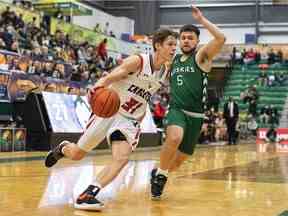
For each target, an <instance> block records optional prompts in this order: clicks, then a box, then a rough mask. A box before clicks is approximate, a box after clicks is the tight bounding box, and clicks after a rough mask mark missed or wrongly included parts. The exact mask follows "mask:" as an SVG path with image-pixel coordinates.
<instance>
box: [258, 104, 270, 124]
mask: <svg viewBox="0 0 288 216" xmlns="http://www.w3.org/2000/svg"><path fill="white" fill-rule="evenodd" d="M269 114H270V112H269V107H268V106H267V105H266V106H264V107H262V108H261V110H260V117H259V118H260V121H261V123H263V124H265V123H268V121H269Z"/></svg>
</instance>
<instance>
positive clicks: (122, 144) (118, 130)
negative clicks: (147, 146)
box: [74, 115, 140, 210]
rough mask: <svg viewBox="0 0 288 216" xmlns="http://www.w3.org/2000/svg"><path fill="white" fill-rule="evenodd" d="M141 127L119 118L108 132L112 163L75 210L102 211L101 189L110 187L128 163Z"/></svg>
mask: <svg viewBox="0 0 288 216" xmlns="http://www.w3.org/2000/svg"><path fill="white" fill-rule="evenodd" d="M139 132H140V125H139V123H137V122H135V121H133V120H127V119H126V118H125V117H123V116H119V115H118V116H117V117H116V120H115V121H114V122H113V124H112V125H111V128H110V129H109V130H108V133H107V138H108V143H109V144H110V145H111V146H112V161H111V162H110V164H109V165H107V166H106V167H105V168H104V169H103V170H102V171H101V172H100V173H99V175H98V176H97V178H96V180H95V181H94V182H92V184H91V185H89V186H88V188H87V189H86V190H85V191H84V192H83V193H82V194H81V195H80V196H79V197H78V199H77V201H76V203H75V204H74V206H75V208H79V209H86V210H101V209H103V208H104V204H103V203H101V202H100V201H99V200H98V199H97V194H98V193H99V191H100V190H101V188H103V187H105V186H106V185H108V184H109V183H110V182H112V181H113V179H115V177H116V176H117V175H118V174H119V173H120V172H121V170H122V169H123V167H124V166H125V165H126V164H127V163H128V159H129V155H130V154H131V152H132V150H133V149H134V148H135V147H136V145H137V143H138V140H139V134H140V133H139Z"/></svg>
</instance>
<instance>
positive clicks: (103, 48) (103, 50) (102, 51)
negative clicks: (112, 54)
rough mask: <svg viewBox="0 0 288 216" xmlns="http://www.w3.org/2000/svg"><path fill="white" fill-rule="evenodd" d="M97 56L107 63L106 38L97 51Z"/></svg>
mask: <svg viewBox="0 0 288 216" xmlns="http://www.w3.org/2000/svg"><path fill="white" fill-rule="evenodd" d="M97 56H100V57H101V59H102V60H103V61H106V59H107V57H108V55H107V38H105V39H104V40H103V41H102V42H101V43H100V44H99V45H98V49H97Z"/></svg>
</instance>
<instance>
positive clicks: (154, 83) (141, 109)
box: [45, 29, 177, 210]
mask: <svg viewBox="0 0 288 216" xmlns="http://www.w3.org/2000/svg"><path fill="white" fill-rule="evenodd" d="M176 38H177V36H176V33H175V32H173V31H171V30H168V29H160V30H159V31H157V32H155V33H154V35H153V40H152V43H153V49H154V53H153V55H149V54H141V55H132V56H130V57H128V58H127V59H126V60H125V61H124V62H123V63H122V64H121V65H120V66H118V67H117V68H115V69H114V70H113V71H112V72H111V73H110V74H109V75H107V76H106V77H104V78H101V79H100V80H99V81H98V82H97V83H96V84H95V86H94V88H93V89H92V90H91V91H92V93H93V91H95V89H97V88H99V87H110V88H113V89H114V90H116V91H117V93H118V94H119V97H120V101H121V102H120V109H119V112H118V113H117V114H115V115H114V116H112V117H111V118H99V117H97V116H95V115H94V116H92V118H91V119H90V120H89V122H88V125H87V129H86V131H85V132H84V134H83V135H82V136H81V138H80V139H79V141H78V143H77V144H75V143H71V142H68V141H63V142H62V143H60V144H59V145H58V146H57V147H56V148H54V149H53V150H52V151H50V152H49V153H48V155H47V157H46V160H45V165H46V167H52V166H53V165H54V164H56V162H57V161H58V160H59V159H61V158H63V157H67V158H70V159H72V160H81V159H82V158H83V157H84V156H85V155H86V154H87V152H89V151H91V150H92V149H93V148H95V147H96V146H97V145H98V144H99V143H100V142H101V141H102V140H103V139H104V138H105V137H106V139H107V142H108V144H109V145H110V146H111V148H112V161H111V163H110V164H109V165H107V166H106V167H105V168H104V169H103V170H102V171H101V172H100V173H99V175H98V176H97V178H96V180H95V181H94V182H92V183H91V185H89V186H88V187H87V189H86V190H85V191H84V192H83V193H82V194H80V195H79V197H78V198H77V200H76V202H75V203H74V207H75V208H78V209H84V210H101V209H103V208H104V204H103V203H102V202H100V201H99V200H98V199H97V194H98V193H99V191H100V190H101V189H102V188H103V187H105V186H106V185H108V184H109V183H110V182H111V181H112V180H113V179H114V178H115V177H116V176H117V175H118V174H119V173H120V171H121V170H122V168H123V167H124V166H125V165H126V164H127V163H128V159H129V155H130V154H131V152H132V151H133V150H134V149H135V148H136V146H137V144H138V139H139V135H140V122H141V120H142V119H143V117H144V115H145V111H146V107H147V105H148V102H149V100H150V97H151V96H152V95H153V94H154V93H155V92H156V91H157V90H158V89H159V88H160V87H161V82H164V81H165V79H166V78H167V75H168V69H165V70H162V69H161V68H163V65H164V63H166V62H170V61H172V59H173V57H174V54H175V51H176V43H177V41H176V40H177V39H176Z"/></svg>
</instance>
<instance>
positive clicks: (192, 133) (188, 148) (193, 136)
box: [165, 108, 203, 155]
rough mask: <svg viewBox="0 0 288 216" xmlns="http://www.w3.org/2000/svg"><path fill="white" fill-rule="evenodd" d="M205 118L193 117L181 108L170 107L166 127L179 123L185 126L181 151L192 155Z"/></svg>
mask: <svg viewBox="0 0 288 216" xmlns="http://www.w3.org/2000/svg"><path fill="white" fill-rule="evenodd" d="M202 123H203V118H201V117H192V116H190V115H187V114H185V113H184V112H183V111H182V110H180V109H175V108H170V109H169V112H168V114H167V116H166V119H165V125H166V127H167V126H169V125H177V126H180V127H182V128H183V130H184V134H183V139H182V142H181V144H180V145H179V147H178V149H179V151H181V152H183V153H185V154H189V155H192V154H193V152H194V149H195V146H196V144H197V143H198V138H199V135H200V131H201V127H202Z"/></svg>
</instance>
